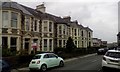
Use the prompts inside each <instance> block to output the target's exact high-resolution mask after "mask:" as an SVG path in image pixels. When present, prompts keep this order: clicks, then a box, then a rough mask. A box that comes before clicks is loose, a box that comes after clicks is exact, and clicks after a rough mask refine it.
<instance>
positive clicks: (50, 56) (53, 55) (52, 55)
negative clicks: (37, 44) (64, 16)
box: [49, 54, 57, 58]
mask: <svg viewBox="0 0 120 72" xmlns="http://www.w3.org/2000/svg"><path fill="white" fill-rule="evenodd" d="M56 57H57V56H56V55H55V54H49V58H56Z"/></svg>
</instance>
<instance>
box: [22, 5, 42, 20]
mask: <svg viewBox="0 0 120 72" xmlns="http://www.w3.org/2000/svg"><path fill="white" fill-rule="evenodd" d="M21 6H22V7H23V8H25V9H26V10H27V11H28V12H30V13H31V14H32V15H33V16H35V17H39V18H40V17H41V14H42V12H40V11H37V10H36V9H32V8H29V7H27V6H24V5H21Z"/></svg>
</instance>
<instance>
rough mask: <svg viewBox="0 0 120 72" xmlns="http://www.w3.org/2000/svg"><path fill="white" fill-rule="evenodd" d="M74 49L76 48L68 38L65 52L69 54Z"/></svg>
mask: <svg viewBox="0 0 120 72" xmlns="http://www.w3.org/2000/svg"><path fill="white" fill-rule="evenodd" d="M75 48H76V46H75V45H74V42H73V39H72V38H71V37H69V38H68V40H67V43H66V51H67V52H69V53H71V52H72V51H73V50H74V49H75Z"/></svg>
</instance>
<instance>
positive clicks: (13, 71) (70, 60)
mask: <svg viewBox="0 0 120 72" xmlns="http://www.w3.org/2000/svg"><path fill="white" fill-rule="evenodd" d="M94 55H97V53H94V54H88V55H83V56H79V57H74V58H70V59H65V60H64V61H65V63H70V62H72V61H73V62H74V61H75V60H77V59H82V58H87V57H90V56H94ZM93 62H96V60H93ZM22 70H26V71H29V68H28V67H24V68H18V69H13V70H12V71H11V72H19V71H22Z"/></svg>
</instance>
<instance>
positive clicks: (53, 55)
mask: <svg viewBox="0 0 120 72" xmlns="http://www.w3.org/2000/svg"><path fill="white" fill-rule="evenodd" d="M50 58H51V60H52V61H51V62H52V66H53V67H54V66H57V65H58V57H57V56H56V55H55V54H50Z"/></svg>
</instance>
